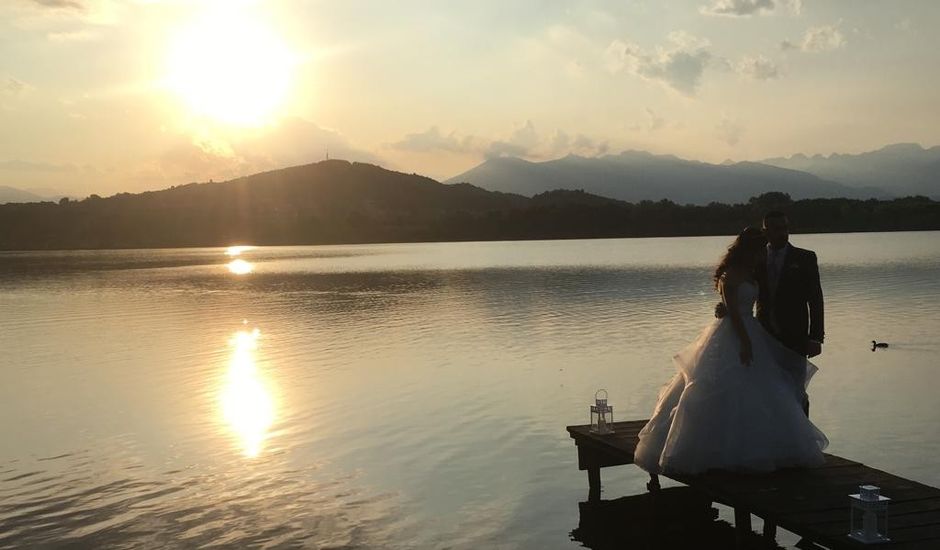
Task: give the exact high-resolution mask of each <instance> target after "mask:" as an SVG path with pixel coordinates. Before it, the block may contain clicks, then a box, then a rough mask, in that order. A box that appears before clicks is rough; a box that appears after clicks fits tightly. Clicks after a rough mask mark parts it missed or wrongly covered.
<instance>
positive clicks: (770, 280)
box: [716, 210, 824, 416]
mask: <svg viewBox="0 0 940 550" xmlns="http://www.w3.org/2000/svg"><path fill="white" fill-rule="evenodd" d="M764 234H765V235H766V237H767V261H766V262H762V263H760V264H758V269H757V274H756V275H757V280H758V284H759V286H760V296H759V297H758V299H757V319H758V321H760V323H761V325H763V326H764V328H765V329H766V330H767V332H769V333H770V334H772V335H773V336H774V337H775V338H776V339H777V340H779V341H780V343H781V344H783V345H784V346H786V347H788V348H790V349H791V350H793V351H795V352H797V353H798V354H800V355H801V356H803V357H815V356H817V355H819V354H820V353H822V342H823V336H824V330H823V294H822V286H821V285H820V284H819V266H818V265H817V263H816V253H815V252H813V251H811V250H804V249H802V248H797V247H795V246H793V245H791V244H790V228H789V223H788V221H787V216H786V214H784V213H783V212H780V211H776V210H775V211H772V212H768V213H767V215H766V216H764ZM719 313H720V314H719ZM723 313H724V312H723V311H718V310H716V314H719V315H718V316H719V317H723V316H724V315H723ZM788 367H789V368H787V370H788V371H789V372H790V374H791V375H792V376H793V378H794V382H795V383H796V387H797V388H799V390H800V392H801V393H802V395H803V411H804V412H806V414H807V416H808V415H809V397H807V395H806V392H805V387H806V367H805V364H804V363H802V362H801V363H800V364H794V365H789V366H788Z"/></svg>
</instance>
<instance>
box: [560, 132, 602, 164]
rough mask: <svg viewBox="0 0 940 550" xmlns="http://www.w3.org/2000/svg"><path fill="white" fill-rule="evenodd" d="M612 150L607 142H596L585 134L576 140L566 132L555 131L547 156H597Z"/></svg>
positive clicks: (579, 135)
mask: <svg viewBox="0 0 940 550" xmlns="http://www.w3.org/2000/svg"><path fill="white" fill-rule="evenodd" d="M609 149H610V146H609V144H608V143H607V142H606V141H596V140H594V139H592V138H591V137H589V136H586V135H584V134H578V135H576V136H575V137H574V138H571V136H569V135H568V133H567V132H565V131H564V130H555V134H554V135H553V136H552V139H551V141H550V145H549V150H548V151H547V156H552V157H557V156H558V155H564V154H568V153H575V154H578V155H586V156H597V155H603V154H604V153H606V152H607V151H608V150H609Z"/></svg>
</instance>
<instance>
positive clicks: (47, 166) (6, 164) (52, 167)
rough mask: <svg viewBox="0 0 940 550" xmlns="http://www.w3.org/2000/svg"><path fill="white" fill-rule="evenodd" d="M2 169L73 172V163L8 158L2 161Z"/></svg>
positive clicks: (0, 164) (0, 165)
mask: <svg viewBox="0 0 940 550" xmlns="http://www.w3.org/2000/svg"><path fill="white" fill-rule="evenodd" d="M0 170H3V171H11V172H73V171H75V166H73V165H71V164H52V163H49V162H30V161H26V160H6V161H2V162H0Z"/></svg>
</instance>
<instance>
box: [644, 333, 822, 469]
mask: <svg viewBox="0 0 940 550" xmlns="http://www.w3.org/2000/svg"><path fill="white" fill-rule="evenodd" d="M743 321H744V324H745V328H746V330H747V332H748V335H749V336H750V339H751V348H752V351H753V360H752V361H751V363H750V364H749V365H747V366H745V365H743V364H742V363H741V359H740V357H739V350H740V343H739V339H738V337H737V335H736V334H735V332H734V329H733V327H732V325H731V320H730V319H728V318H724V319H720V320H715V321H714V322H713V323H711V324H710V325H709V326H708V327H706V328H705V330H703V331H702V333H701V334H700V335H699V337H698V338H697V339H696V340H695V341H694V342H693V343H692V344H690V345H689V346H687V347H686V348H685V349H683V350H682V351H680V352H679V353H678V354H677V355H676V356H675V358H674V359H675V363H676V366H677V367H678V372H677V373H676V375H675V377H673V379H672V380H671V381H670V382H669V383H668V384H667V385H666V386H665V387H664V388H663V390H662V392H661V393H660V395H659V400H658V401H657V403H656V407H655V408H654V410H653V416H652V418H651V419H650V421H649V423H648V424H647V425H646V426H645V427H644V428H643V430H641V431H640V436H639V438H640V440H639V444H638V445H637V448H636V453H635V455H634V462H635V463H636V465H638V466H640V467H641V468H643V469H644V470H646V471H648V472H650V473H661V472H665V473H669V472H676V473H685V474H697V473H701V472H704V471H706V470H710V469H722V470H735V471H753V472H766V471H771V470H776V469H779V468H785V467H795V466H817V465H820V464H822V463H823V462H824V458H823V453H822V451H823V449H825V448H826V446H827V445H828V444H829V441H828V439H826V436H825V435H823V433H822V432H821V431H820V430H819V429H818V428H817V427H816V426H815V425H813V423H812V422H810V420H809V419H808V418H807V417H806V414H805V413H804V412H803V400H804V399H805V395H806V393H805V392H806V385H807V384H808V383H809V380H810V379H811V378H812V375H813V374H814V373H815V372H816V370H817V368H816V366H815V365H813V364H812V363H810V362H809V361H807V360H806V358H805V357H802V356H800V355H799V354H797V353H795V352H793V351H792V350H790V349H787V348H786V347H784V346H783V345H781V344H780V343H779V342H778V341H777V340H776V339H775V338H773V336H771V335H770V334H769V333H767V332H766V331H765V330H764V328H763V327H762V326H761V325H760V323H759V322H758V321H757V319H755V318H753V317H745V318H744V319H743Z"/></svg>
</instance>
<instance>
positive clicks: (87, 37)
mask: <svg viewBox="0 0 940 550" xmlns="http://www.w3.org/2000/svg"><path fill="white" fill-rule="evenodd" d="M46 37H47V38H48V39H49V40H50V41H52V42H91V41H93V40H97V39H99V38H100V37H101V35H100V34H98V33H97V32H94V31H90V30H81V31H66V32H50V33H49V34H47V35H46Z"/></svg>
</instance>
